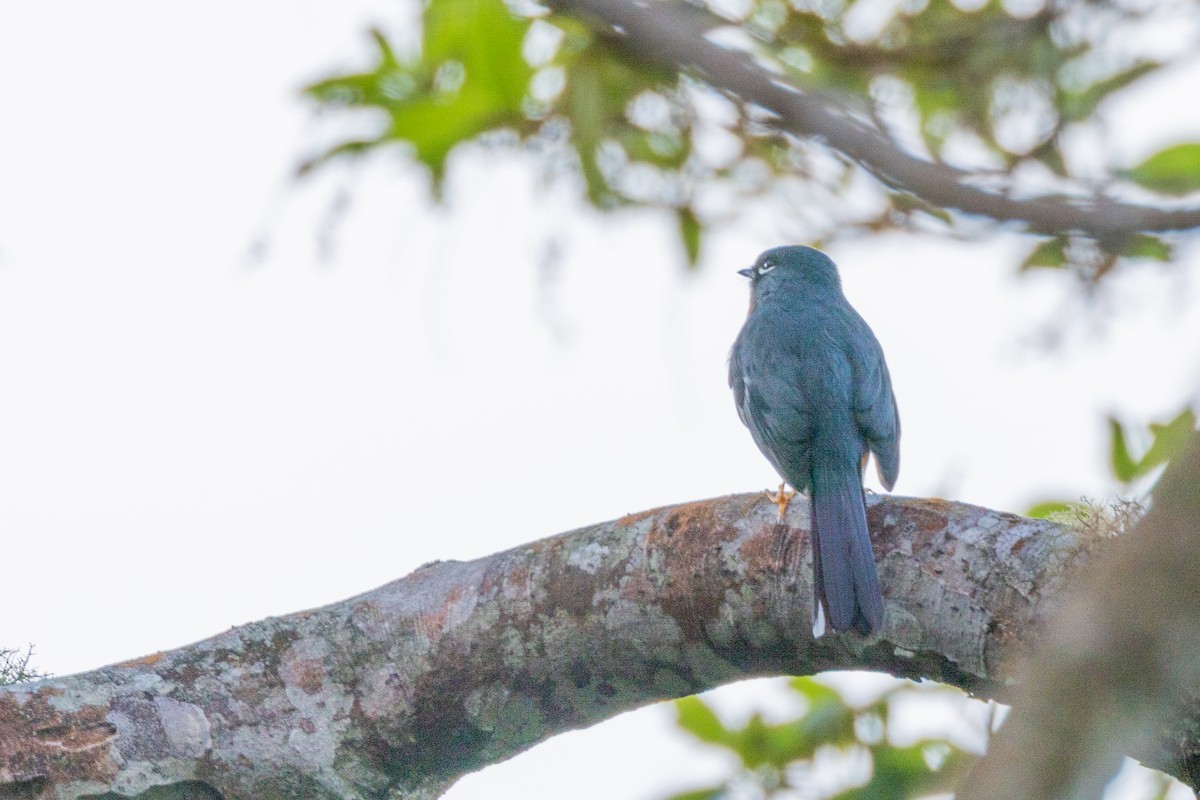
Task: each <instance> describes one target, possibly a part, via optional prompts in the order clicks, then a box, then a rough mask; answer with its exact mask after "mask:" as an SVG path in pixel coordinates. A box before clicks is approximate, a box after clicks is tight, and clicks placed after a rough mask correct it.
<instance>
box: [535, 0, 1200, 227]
mask: <svg viewBox="0 0 1200 800" xmlns="http://www.w3.org/2000/svg"><path fill="white" fill-rule="evenodd" d="M547 4H548V5H549V6H550V7H551V8H553V9H554V10H555V11H559V12H562V13H567V14H575V15H579V16H581V17H583V18H584V19H585V20H587V21H589V22H591V23H592V27H594V28H595V29H596V30H598V31H599V32H601V33H606V34H610V35H611V36H612V40H613V41H614V43H615V44H616V45H617V46H618V47H620V48H621V49H622V50H623V51H624V52H627V53H629V54H630V55H631V56H633V57H634V58H636V59H638V60H639V61H641V62H643V63H646V64H651V65H654V66H656V67H659V68H662V69H665V70H667V71H669V72H684V73H688V74H692V75H696V76H698V77H700V78H701V79H702V80H704V81H705V82H707V83H708V84H709V85H711V86H713V87H714V88H716V89H718V90H720V91H723V92H727V93H728V94H730V95H733V96H735V97H737V98H739V99H741V100H743V101H745V102H747V103H752V104H754V105H757V106H761V107H762V108H765V109H768V110H770V111H772V112H774V113H775V114H777V115H779V118H780V124H779V127H780V128H781V129H783V130H786V131H788V132H790V133H793V134H796V135H797V136H810V137H814V138H817V139H820V140H822V141H824V142H825V143H826V144H828V145H829V146H830V147H832V148H834V149H835V150H839V151H841V152H842V153H844V154H845V155H846V156H847V157H849V158H850V159H851V160H853V161H856V162H858V163H859V164H861V165H862V166H863V167H865V168H866V169H867V170H869V171H870V172H871V173H873V174H874V175H875V176H876V177H877V178H879V180H881V181H883V182H884V183H885V184H887V185H889V186H891V187H893V188H896V189H900V190H903V191H907V192H911V193H912V194H914V195H916V196H917V197H919V198H921V199H922V200H925V201H926V202H928V203H930V204H932V205H934V206H937V207H939V208H952V209H957V210H959V211H964V212H966V213H968V214H977V215H981V216H984V217H989V218H991V219H994V220H997V221H1017V222H1021V223H1024V226H1025V227H1026V229H1028V230H1030V231H1034V232H1038V233H1072V232H1080V233H1086V234H1088V235H1091V236H1094V237H1096V238H1099V239H1105V240H1116V241H1118V242H1119V241H1120V240H1121V239H1122V237H1125V236H1128V235H1130V234H1134V233H1138V232H1144V231H1170V230H1185V229H1189V228H1195V227H1197V226H1200V208H1195V207H1187V208H1161V207H1155V206H1146V205H1137V204H1133V203H1122V202H1119V201H1116V200H1113V199H1111V198H1108V197H1104V196H1102V195H1097V196H1095V197H1091V198H1086V199H1085V198H1068V197H1062V196H1055V197H1030V198H1019V197H1013V196H1011V195H1009V194H1003V193H1000V192H996V191H989V190H987V189H986V188H983V187H981V186H980V185H979V176H978V175H977V174H975V173H971V172H968V171H965V170H961V169H956V168H955V167H952V166H950V165H948V164H944V163H933V162H931V161H927V160H925V159H923V158H918V157H916V156H914V155H912V154H911V153H909V152H907V151H905V150H904V149H903V148H901V147H900V146H899V145H898V144H897V143H896V142H895V141H894V140H893V139H892V138H890V137H889V136H887V135H886V134H885V133H883V132H882V131H881V130H879V129H878V128H877V127H875V126H874V125H872V124H870V123H869V122H868V121H867V120H866V119H865V116H866V115H864V114H861V113H856V112H855V110H854V105H855V104H854V103H851V102H847V101H846V100H845V98H837V97H835V96H833V95H831V94H830V93H828V92H822V93H819V92H810V91H801V90H800V89H799V88H798V87H795V86H792V85H790V84H788V83H785V82H784V81H783V80H781V79H780V78H779V77H778V76H777V75H774V74H772V73H771V72H769V71H767V70H766V69H764V68H762V67H761V66H760V65H759V64H758V63H757V62H756V61H755V60H754V59H753V58H752V57H751V56H749V55H747V54H745V53H741V52H738V51H736V50H731V49H728V48H726V47H723V46H721V45H719V44H716V43H714V42H713V41H710V40H709V39H707V38H706V34H707V33H709V32H710V31H712V30H713V29H716V28H720V27H725V26H728V25H729V24H730V23H728V22H726V21H725V20H722V19H720V18H719V17H716V16H715V15H713V14H711V13H708V12H707V11H704V10H702V9H700V8H697V7H695V6H691V5H688V4H687V3H684V2H659V1H658V0H547Z"/></svg>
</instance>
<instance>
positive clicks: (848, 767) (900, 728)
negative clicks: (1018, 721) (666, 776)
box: [669, 678, 1186, 800]
mask: <svg viewBox="0 0 1200 800" xmlns="http://www.w3.org/2000/svg"><path fill="white" fill-rule="evenodd" d="M786 687H787V690H788V691H790V692H792V693H794V696H795V697H794V699H795V701H796V702H795V703H794V705H797V706H799V707H800V711H799V713H798V714H797V715H796V716H795V718H794V719H785V720H784V721H782V722H767V721H766V720H764V719H763V717H762V716H761V715H759V714H753V715H751V716H750V717H749V718H748V719H747V720H746V721H745V723H743V724H741V725H728V724H726V723H725V722H723V721H722V720H721V718H720V717H719V716H718V715H717V713H716V712H715V711H714V710H713V708H712V707H711V706H710V705H708V704H707V703H705V702H704V701H703V700H702V699H700V698H699V697H685V698H682V699H680V700H676V701H675V709H676V713H677V715H678V725H679V728H680V729H681V730H683V731H684V732H686V733H688V734H689V735H691V736H692V737H694V738H696V739H698V740H699V741H701V742H703V743H704V744H706V745H711V746H712V747H713V748H715V752H718V753H721V754H723V755H724V756H725V758H724V760H725V761H728V762H730V763H731V765H732V770H731V774H730V775H729V777H728V778H727V779H725V780H723V781H720V782H718V783H716V784H714V785H711V786H706V787H703V788H699V789H690V790H688V791H685V792H682V793H680V794H676V795H673V796H672V797H670V798H669V800H803V799H805V798H811V799H812V800H818V799H819V800H905V799H906V798H917V797H930V796H935V795H936V796H945V797H949V796H951V793H952V792H953V791H954V788H955V786H956V785H957V783H958V781H959V780H960V779H961V778H962V777H963V775H964V774H965V773H966V771H967V770H968V769H969V768H970V766H971V764H972V762H973V761H974V760H975V759H976V758H977V757H978V756H979V755H981V754H982V751H983V750H985V749H986V747H987V744H988V741H989V740H990V737H991V734H992V732H993V731H994V730H996V729H997V728H998V725H999V721H1001V720H1003V718H1004V714H1005V713H1006V710H1005V707H1004V706H1001V705H999V704H996V703H987V704H985V703H984V702H982V701H979V700H975V699H972V698H971V697H970V696H969V695H967V694H965V693H964V692H962V691H960V690H958V689H955V688H951V687H948V686H943V685H940V684H937V683H932V682H929V683H914V682H912V681H909V680H901V679H896V680H895V681H894V682H893V683H892V685H891V687H890V688H888V689H887V690H885V691H883V692H882V693H881V694H880V695H879V696H878V697H877V698H876V699H874V700H872V701H871V702H868V703H866V704H865V705H854V704H851V703H848V702H847V701H846V700H845V699H844V698H843V697H842V695H841V694H840V693H839V692H838V691H837V690H835V689H834V688H832V687H831V686H829V685H827V684H825V683H822V682H821V681H820V679H813V678H790V679H788V680H787V684H786ZM787 705H789V706H791V705H793V704H792V703H788V704H787ZM968 709H969V711H968ZM935 730H936V731H938V733H933V734H931V733H930V731H935ZM1129 766H1131V767H1133V772H1132V773H1131V774H1130V775H1129V776H1127V777H1128V778H1131V779H1132V780H1126V781H1125V782H1124V787H1123V788H1124V789H1125V791H1124V793H1123V794H1121V796H1122V797H1125V798H1127V799H1128V800H1162V799H1163V798H1166V797H1168V796H1169V795H1171V796H1183V795H1186V791H1184V790H1185V789H1186V787H1185V786H1184V785H1183V784H1181V783H1180V782H1179V781H1177V780H1175V779H1174V778H1172V777H1171V776H1169V775H1166V774H1164V773H1162V772H1158V771H1157V770H1152V769H1148V768H1145V767H1141V766H1140V765H1137V763H1136V762H1130V765H1129Z"/></svg>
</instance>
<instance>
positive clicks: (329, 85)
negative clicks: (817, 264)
mask: <svg viewBox="0 0 1200 800" xmlns="http://www.w3.org/2000/svg"><path fill="white" fill-rule="evenodd" d="M708 8H709V10H711V11H712V12H713V13H714V14H716V15H718V16H719V17H721V18H722V19H724V20H725V21H726V22H727V23H728V27H729V28H730V29H731V32H732V33H733V34H736V35H731V36H726V37H724V38H723V39H722V41H724V40H725V39H728V40H729V41H730V42H733V43H734V44H732V45H731V46H737V47H741V48H743V49H745V50H748V51H751V52H752V53H753V55H754V56H755V58H756V59H758V61H759V62H760V63H761V64H763V66H764V69H769V70H773V71H775V72H776V73H777V74H778V75H780V76H781V77H782V78H783V79H785V80H787V81H789V82H791V83H793V84H794V85H796V86H797V87H800V88H802V89H806V90H809V91H819V92H825V93H836V95H837V96H838V98H839V99H838V102H839V104H840V105H843V106H845V107H848V108H849V110H850V111H851V112H852V113H854V114H856V115H858V116H860V117H862V118H863V119H870V120H872V121H874V123H875V124H876V125H877V127H878V128H879V129H880V130H882V131H883V132H885V133H886V134H887V135H888V136H889V137H891V138H892V140H893V141H894V142H895V143H896V145H897V146H898V147H901V148H903V149H907V150H909V151H911V152H915V153H917V154H919V155H922V156H923V157H926V158H928V159H930V160H932V161H934V162H939V163H945V164H948V165H953V166H955V167H958V168H960V169H966V170H968V171H970V172H971V173H973V174H974V175H975V176H976V177H977V178H978V180H979V181H980V183H981V184H984V185H987V186H989V187H991V188H994V189H995V190H997V191H1002V192H1006V193H1017V194H1022V195H1043V196H1058V197H1062V198H1063V199H1064V201H1067V200H1069V199H1070V198H1081V197H1095V196H1099V195H1115V196H1120V195H1121V194H1122V192H1125V193H1126V194H1128V192H1129V191H1131V190H1132V191H1133V192H1134V194H1135V196H1144V195H1145V194H1146V193H1158V194H1160V195H1167V196H1171V197H1176V196H1179V195H1182V194H1186V193H1191V192H1196V191H1200V168H1198V164H1200V143H1186V144H1181V145H1178V146H1174V147H1171V148H1168V149H1166V150H1163V151H1162V152H1160V153H1158V154H1157V155H1154V156H1152V157H1150V158H1147V159H1146V160H1145V161H1143V162H1142V163H1141V164H1138V165H1137V166H1134V167H1132V168H1128V169H1123V168H1122V167H1121V165H1119V164H1114V163H1112V159H1111V157H1110V156H1109V155H1108V154H1105V155H1103V156H1102V157H1101V160H1102V161H1104V163H1096V160H1095V159H1094V158H1093V159H1091V160H1089V159H1088V158H1083V157H1079V156H1078V149H1073V148H1072V145H1071V142H1072V137H1073V136H1075V138H1076V139H1077V138H1079V136H1080V135H1083V136H1085V137H1086V136H1091V137H1092V138H1093V139H1098V140H1099V141H1101V142H1103V139H1104V129H1103V126H1102V125H1100V124H1098V123H1097V121H1096V114H1097V110H1098V109H1099V108H1100V107H1101V105H1102V104H1103V103H1104V102H1105V101H1106V100H1108V99H1109V98H1111V97H1112V96H1114V95H1116V94H1118V93H1120V92H1122V91H1124V90H1126V89H1127V88H1128V87H1130V86H1131V85H1133V84H1135V83H1136V82H1137V81H1139V80H1140V79H1142V78H1144V77H1145V76H1146V75H1149V74H1151V73H1153V72H1154V71H1156V70H1158V69H1159V68H1161V67H1162V66H1163V64H1164V62H1165V61H1169V60H1171V59H1172V58H1175V57H1177V56H1175V55H1172V54H1170V53H1163V52H1159V50H1160V49H1161V48H1157V47H1156V45H1155V40H1154V38H1153V37H1152V36H1148V35H1141V34H1145V33H1146V32H1147V31H1150V32H1151V33H1152V32H1153V30H1154V26H1155V25H1158V26H1160V27H1161V26H1162V25H1163V24H1169V21H1170V20H1171V19H1182V17H1181V16H1180V15H1191V16H1193V17H1194V16H1195V15H1197V13H1200V12H1198V8H1197V5H1196V3H1195V1H1194V0H1165V1H1164V2H1160V3H1146V2H1139V1H1138V0H1060V1H1059V2H1054V3H1041V4H1039V3H1038V2H1036V0H1029V1H1028V2H1013V3H1004V2H999V0H990V1H989V2H982V3H981V2H978V0H976V1H975V2H967V0H960V2H958V3H955V2H950V0H901V2H897V3H867V2H858V3H852V4H851V3H849V2H846V0H788V1H787V2H785V0H738V2H722V0H708ZM422 14H423V30H422V33H421V37H420V41H419V45H418V46H415V47H410V48H408V50H407V51H403V52H402V51H400V50H398V49H397V47H396V46H394V45H393V44H392V43H391V42H389V39H388V37H387V36H385V35H384V33H382V32H381V31H378V30H376V31H373V32H372V37H373V50H372V53H371V56H370V66H369V67H368V68H367V69H366V70H365V71H361V72H353V73H345V74H338V75H335V76H333V77H330V78H328V79H326V80H322V81H319V82H316V83H313V84H312V85H310V86H308V87H307V88H306V90H305V91H306V93H307V95H308V96H309V97H310V98H311V99H312V100H313V101H315V102H316V103H317V104H318V105H319V106H320V107H322V108H326V109H345V110H351V111H361V112H369V113H370V114H372V115H374V117H373V118H374V119H375V124H374V125H373V129H374V130H375V131H376V133H375V135H373V136H371V137H368V138H363V139H353V140H347V141H341V142H339V143H338V144H336V145H334V146H333V147H330V148H329V149H327V150H326V151H324V152H323V153H321V154H319V155H317V156H316V157H315V158H313V159H312V160H310V161H309V162H307V163H306V164H305V166H304V168H303V169H304V171H308V170H311V169H313V168H315V167H318V166H319V165H321V164H323V163H325V162H327V161H328V160H330V159H331V158H335V157H341V156H346V155H349V154H356V153H357V154H361V153H365V152H372V151H377V150H381V149H384V148H387V147H391V146H393V145H397V144H402V145H404V146H405V147H407V148H408V149H409V151H410V152H411V153H412V155H413V156H414V157H415V158H416V159H417V160H418V161H420V162H421V163H422V164H424V165H425V166H426V167H428V169H429V170H430V173H431V175H432V178H433V187H434V190H435V192H438V191H440V189H441V187H442V183H443V180H444V177H445V174H446V165H447V160H448V158H449V156H450V155H451V153H452V152H453V150H454V149H455V148H456V147H458V146H460V145H462V144H464V143H467V142H478V141H484V142H490V143H491V144H493V145H497V144H502V143H508V144H509V145H512V144H515V143H521V144H523V145H524V146H527V147H529V148H532V149H535V150H536V151H537V152H539V153H541V154H543V155H544V156H545V157H546V160H545V163H546V164H547V165H548V166H549V169H548V174H549V175H551V176H552V177H554V178H565V179H568V180H578V184H579V187H580V191H581V195H582V196H584V197H586V198H587V200H588V201H589V202H590V203H591V204H592V205H594V206H595V207H597V208H600V209H613V208H619V207H627V206H640V207H653V208H661V209H669V210H670V211H672V212H673V213H674V214H675V215H676V218H677V220H678V231H679V236H680V239H681V243H682V245H683V249H684V252H685V253H686V254H687V257H688V260H689V262H691V263H693V264H694V263H695V262H696V261H697V259H698V258H699V254H700V249H701V244H702V239H703V234H704V232H705V231H706V230H709V229H710V228H712V227H713V226H715V225H719V224H722V223H725V222H728V221H732V220H735V219H737V218H738V217H739V216H741V215H745V214H747V213H750V212H752V211H753V210H754V209H755V208H756V207H757V206H758V204H759V203H761V202H768V203H772V204H775V205H772V207H771V208H772V211H773V212H774V213H772V215H771V217H772V218H774V219H783V220H787V223H786V224H787V225H788V226H789V227H788V229H787V230H781V231H780V233H781V235H784V236H785V238H790V239H793V240H803V241H808V242H816V243H820V242H821V241H823V240H827V239H828V238H830V237H832V236H834V235H853V234H855V233H863V232H869V231H878V230H884V229H896V228H899V229H914V228H917V229H928V228H931V227H932V228H934V229H942V230H946V231H949V232H956V231H957V232H965V233H970V232H971V231H972V230H977V229H978V225H977V224H975V227H974V228H972V227H971V225H972V223H969V222H968V221H967V220H964V219H960V218H958V217H957V216H953V215H951V214H948V213H946V211H945V210H944V209H940V208H936V207H933V206H930V205H929V204H928V203H926V202H924V201H923V200H921V199H920V198H917V197H915V196H913V195H911V194H908V193H905V192H899V191H895V190H893V189H891V188H889V187H886V186H884V185H883V184H882V183H879V182H877V181H875V180H874V179H870V178H867V177H866V175H865V173H864V172H863V170H862V169H861V168H860V167H858V166H857V165H855V164H854V163H853V162H851V161H850V160H848V159H847V158H846V157H845V156H843V155H842V154H841V153H840V152H839V151H838V150H837V145H838V143H837V142H830V143H828V144H824V143H819V142H815V141H811V140H805V139H801V138H798V137H796V136H792V135H790V134H788V133H787V132H786V131H782V130H779V129H778V128H776V127H774V126H772V124H771V121H770V118H769V115H767V114H766V113H764V112H763V111H762V110H760V109H756V108H755V107H753V106H748V105H744V104H742V103H740V102H739V101H738V100H737V98H732V97H729V96H728V95H725V94H722V93H720V92H718V91H716V90H714V89H713V88H712V87H710V86H708V85H707V84H705V83H704V82H702V81H701V80H699V79H697V78H695V77H693V76H689V75H679V74H676V73H673V72H672V73H665V72H661V71H657V70H654V69H650V68H647V67H645V66H643V65H640V64H637V63H634V62H632V61H631V60H630V59H629V58H628V57H627V56H626V54H625V53H624V52H622V51H621V50H619V49H617V47H616V45H615V43H614V42H613V41H612V40H610V39H607V38H603V37H600V36H598V35H596V34H595V33H594V32H593V31H592V30H590V29H589V28H588V27H585V26H584V25H583V24H581V23H580V22H578V21H577V20H575V19H573V18H571V17H568V16H564V15H562V14H558V13H550V12H548V11H547V10H546V9H545V8H543V7H540V6H538V5H536V4H534V3H532V2H531V1H530V0H525V2H524V3H523V4H521V5H517V4H516V3H515V2H514V4H513V5H507V4H506V3H504V2H503V0H427V2H425V3H424V6H423V12H422ZM1172 15H1174V16H1172ZM1164 20H1166V21H1167V23H1164ZM1193 27H1195V26H1193ZM1176 28H1178V29H1180V30H1187V29H1188V28H1187V26H1186V25H1185V24H1184V25H1177V26H1176ZM1160 38H1161V37H1160ZM1137 42H1142V43H1143V45H1142V46H1141V47H1140V48H1139V47H1138V46H1137V45H1136V44H1135V43H1137ZM1193 44H1194V43H1193ZM1177 50H1178V52H1179V53H1181V54H1182V53H1186V52H1187V50H1186V47H1180V48H1177ZM335 116H338V115H335ZM340 116H345V115H344V114H343V115H340ZM340 116H339V118H340ZM1084 149H1085V150H1086V149H1087V148H1084ZM1105 159H1107V160H1106V161H1105ZM1138 193H1140V195H1138ZM1172 244H1173V242H1172V241H1171V240H1170V239H1169V238H1167V237H1163V236H1159V235H1151V234H1148V233H1147V234H1139V235H1136V236H1132V237H1126V238H1124V239H1122V240H1120V241H1104V242H1096V241H1092V240H1088V239H1084V238H1082V237H1079V236H1078V235H1076V234H1075V233H1074V232H1071V231H1063V232H1062V235H1061V236H1059V237H1055V238H1050V239H1048V240H1046V241H1043V242H1042V243H1040V244H1037V245H1035V246H1034V247H1033V249H1032V252H1031V254H1030V257H1029V259H1028V260H1027V261H1026V266H1027V267H1062V266H1066V265H1074V266H1078V267H1082V268H1083V269H1084V270H1085V271H1086V274H1088V275H1089V276H1093V277H1098V276H1100V275H1103V274H1104V273H1106V272H1107V271H1108V270H1109V269H1111V268H1112V266H1113V265H1115V264H1116V263H1118V261H1120V260H1121V259H1153V260H1169V259H1170V258H1171V254H1172Z"/></svg>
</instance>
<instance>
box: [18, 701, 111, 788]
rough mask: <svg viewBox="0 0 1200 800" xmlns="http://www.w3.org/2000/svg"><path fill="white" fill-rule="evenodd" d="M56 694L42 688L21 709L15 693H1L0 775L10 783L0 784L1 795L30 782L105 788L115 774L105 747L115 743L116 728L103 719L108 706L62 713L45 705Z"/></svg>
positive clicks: (91, 706)
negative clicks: (101, 785)
mask: <svg viewBox="0 0 1200 800" xmlns="http://www.w3.org/2000/svg"><path fill="white" fill-rule="evenodd" d="M61 694H62V690H61V689H57V688H55V687H49V686H47V687H44V688H42V689H40V690H38V691H37V692H35V693H33V694H32V695H30V696H28V697H27V699H26V701H25V703H24V704H18V703H17V701H16V696H15V695H14V694H0V774H5V775H6V776H7V777H8V778H9V781H8V782H0V792H2V791H3V789H4V787H5V786H12V785H13V784H14V783H15V784H24V783H29V782H31V781H47V782H48V783H49V784H50V785H54V784H57V783H67V782H70V781H97V782H100V783H105V784H107V783H108V782H109V781H111V780H112V778H113V776H114V775H116V774H117V765H116V763H115V762H114V761H113V760H112V758H111V756H110V755H109V751H110V749H111V748H109V747H108V746H107V745H108V744H109V743H110V742H111V741H113V740H114V739H116V738H117V729H116V727H115V726H113V724H112V723H110V722H108V721H107V720H106V719H105V716H106V715H107V714H108V710H109V709H108V707H107V706H96V705H88V706H83V707H82V708H80V709H78V710H76V711H61V710H59V709H56V708H54V707H53V706H52V705H51V704H50V700H51V698H53V697H56V696H58V695H61Z"/></svg>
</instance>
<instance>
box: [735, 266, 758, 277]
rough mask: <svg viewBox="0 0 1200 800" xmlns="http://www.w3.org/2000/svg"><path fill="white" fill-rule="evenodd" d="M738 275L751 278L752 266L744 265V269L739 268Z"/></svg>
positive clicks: (752, 273) (752, 274) (752, 275)
mask: <svg viewBox="0 0 1200 800" xmlns="http://www.w3.org/2000/svg"><path fill="white" fill-rule="evenodd" d="M738 275H741V276H742V277H744V278H753V277H754V267H746V268H745V269H739V270H738Z"/></svg>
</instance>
